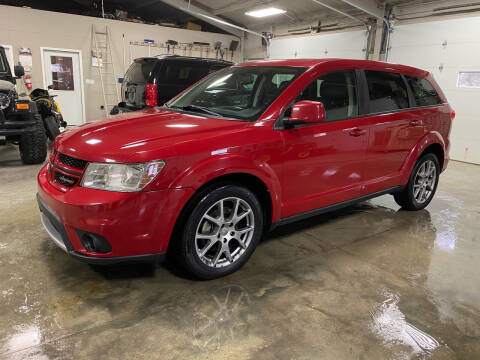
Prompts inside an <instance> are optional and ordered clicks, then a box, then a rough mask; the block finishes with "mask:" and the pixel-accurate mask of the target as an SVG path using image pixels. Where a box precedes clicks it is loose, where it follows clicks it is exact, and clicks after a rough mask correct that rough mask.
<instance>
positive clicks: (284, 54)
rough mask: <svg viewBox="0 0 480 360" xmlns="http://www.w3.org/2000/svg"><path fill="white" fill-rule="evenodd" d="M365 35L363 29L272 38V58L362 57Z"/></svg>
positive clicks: (363, 54) (363, 55)
mask: <svg viewBox="0 0 480 360" xmlns="http://www.w3.org/2000/svg"><path fill="white" fill-rule="evenodd" d="M365 41H366V35H365V32H364V31H351V32H344V33H337V34H327V35H316V36H302V37H295V38H279V39H273V40H272V42H271V45H270V57H271V58H272V59H285V58H290V59H293V58H314V59H318V58H326V57H327V58H331V57H335V58H337V57H338V58H347V59H363V58H364V57H365V52H364V51H363V49H364V47H365Z"/></svg>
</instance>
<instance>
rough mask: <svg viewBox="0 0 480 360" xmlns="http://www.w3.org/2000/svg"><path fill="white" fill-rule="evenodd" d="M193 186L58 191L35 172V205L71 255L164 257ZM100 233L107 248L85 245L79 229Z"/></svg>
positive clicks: (107, 259)
mask: <svg viewBox="0 0 480 360" xmlns="http://www.w3.org/2000/svg"><path fill="white" fill-rule="evenodd" d="M192 192H193V190H192V189H172V190H160V191H149V192H138V193H118V192H111V191H102V190H95V189H87V188H83V187H80V186H75V187H73V188H71V189H69V190H68V191H61V190H59V189H57V188H56V187H54V186H53V185H52V184H51V183H50V182H49V177H48V171H47V170H46V167H44V168H42V170H40V173H39V174H38V194H37V200H38V206H39V209H40V211H41V217H42V223H43V224H44V227H45V230H46V231H47V233H48V234H49V235H50V237H51V238H52V239H53V241H54V242H55V243H56V244H57V245H58V246H59V247H60V248H62V250H64V251H65V252H66V253H68V254H69V255H70V256H72V257H74V258H76V259H78V260H80V261H83V262H87V263H92V264H112V263H119V262H157V261H161V260H163V259H164V257H165V253H166V250H167V247H168V242H169V239H170V235H171V232H172V230H173V227H174V225H175V221H176V219H177V217H178V215H179V213H180V211H181V209H182V207H183V205H184V204H185V203H186V201H187V200H188V198H189V197H190V196H191V194H192ZM82 232H89V233H93V234H98V235H100V236H102V237H104V238H105V239H106V240H107V241H108V242H109V244H110V245H111V251H109V252H107V253H100V252H93V251H89V250H87V249H86V248H85V247H84V245H83V243H82V241H81V239H80V237H79V234H81V233H82Z"/></svg>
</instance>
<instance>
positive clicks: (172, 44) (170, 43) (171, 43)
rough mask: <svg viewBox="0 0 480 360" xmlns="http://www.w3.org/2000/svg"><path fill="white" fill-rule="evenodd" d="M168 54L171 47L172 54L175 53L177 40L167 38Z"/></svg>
mask: <svg viewBox="0 0 480 360" xmlns="http://www.w3.org/2000/svg"><path fill="white" fill-rule="evenodd" d="M166 44H167V54H170V49H171V50H172V54H175V46H177V45H178V41H176V40H167V42H166Z"/></svg>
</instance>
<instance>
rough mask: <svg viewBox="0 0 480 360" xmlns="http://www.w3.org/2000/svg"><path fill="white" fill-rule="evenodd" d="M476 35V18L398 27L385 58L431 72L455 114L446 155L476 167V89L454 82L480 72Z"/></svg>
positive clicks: (479, 94)
mask: <svg viewBox="0 0 480 360" xmlns="http://www.w3.org/2000/svg"><path fill="white" fill-rule="evenodd" d="M479 34H480V17H471V18H461V19H451V20H442V21H432V22H425V23H419V24H409V25H398V26H395V29H394V31H393V34H392V38H391V46H392V50H391V52H390V58H389V61H390V62H393V63H401V64H405V65H412V66H415V67H419V68H422V69H425V70H428V71H430V72H431V73H433V75H434V77H435V79H436V80H437V82H438V83H439V85H440V87H441V88H442V90H443V91H444V92H445V94H446V96H447V99H448V101H449V102H450V104H451V105H452V107H453V108H454V109H455V111H456V113H457V117H456V119H455V120H454V123H453V128H452V134H451V142H452V145H451V150H450V156H451V158H452V159H455V160H461V161H467V162H471V163H476V164H480V110H479V106H478V105H479V102H480V88H475V87H459V86H457V80H458V74H459V73H460V72H462V73H463V72H467V73H473V74H470V79H474V78H475V76H477V75H478V74H475V72H480V38H479V36H478V35H479ZM468 78H469V75H468V74H467V80H468ZM474 81H475V80H474ZM467 83H468V81H467ZM467 85H468V84H467ZM470 85H472V84H470Z"/></svg>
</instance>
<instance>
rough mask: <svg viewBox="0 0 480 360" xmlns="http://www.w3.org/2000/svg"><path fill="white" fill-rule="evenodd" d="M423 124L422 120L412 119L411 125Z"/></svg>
mask: <svg viewBox="0 0 480 360" xmlns="http://www.w3.org/2000/svg"><path fill="white" fill-rule="evenodd" d="M420 125H423V123H422V121H421V120H412V121H410V126H420Z"/></svg>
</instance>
